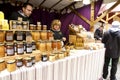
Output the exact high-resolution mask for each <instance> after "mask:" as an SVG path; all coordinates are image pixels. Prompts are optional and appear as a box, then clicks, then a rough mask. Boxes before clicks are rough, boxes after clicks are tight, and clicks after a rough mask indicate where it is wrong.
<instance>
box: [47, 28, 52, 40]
mask: <svg viewBox="0 0 120 80" xmlns="http://www.w3.org/2000/svg"><path fill="white" fill-rule="evenodd" d="M47 39H48V40H53V32H52V31H50V30H48V31H47Z"/></svg>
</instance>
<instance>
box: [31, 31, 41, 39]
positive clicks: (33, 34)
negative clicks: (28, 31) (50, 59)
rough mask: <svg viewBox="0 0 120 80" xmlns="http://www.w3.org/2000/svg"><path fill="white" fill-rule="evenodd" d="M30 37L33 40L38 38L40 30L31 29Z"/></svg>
mask: <svg viewBox="0 0 120 80" xmlns="http://www.w3.org/2000/svg"><path fill="white" fill-rule="evenodd" d="M32 38H33V40H35V41H38V40H39V39H40V32H39V31H33V32H32Z"/></svg>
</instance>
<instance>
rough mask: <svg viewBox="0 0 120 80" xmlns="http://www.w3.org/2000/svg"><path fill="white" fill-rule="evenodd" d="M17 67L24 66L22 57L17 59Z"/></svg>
mask: <svg viewBox="0 0 120 80" xmlns="http://www.w3.org/2000/svg"><path fill="white" fill-rule="evenodd" d="M16 66H17V67H22V66H23V58H22V57H17V58H16Z"/></svg>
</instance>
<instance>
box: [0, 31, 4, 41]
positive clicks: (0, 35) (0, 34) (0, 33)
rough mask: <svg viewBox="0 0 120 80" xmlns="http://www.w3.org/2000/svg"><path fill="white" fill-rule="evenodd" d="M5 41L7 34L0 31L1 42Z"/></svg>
mask: <svg viewBox="0 0 120 80" xmlns="http://www.w3.org/2000/svg"><path fill="white" fill-rule="evenodd" d="M4 41H5V33H4V31H0V42H4Z"/></svg>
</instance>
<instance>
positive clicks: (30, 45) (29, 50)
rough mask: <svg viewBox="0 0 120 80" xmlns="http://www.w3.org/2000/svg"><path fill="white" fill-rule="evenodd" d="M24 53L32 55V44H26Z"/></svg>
mask: <svg viewBox="0 0 120 80" xmlns="http://www.w3.org/2000/svg"><path fill="white" fill-rule="evenodd" d="M26 53H32V43H30V42H27V43H26Z"/></svg>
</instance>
